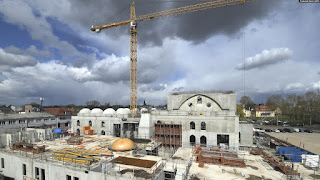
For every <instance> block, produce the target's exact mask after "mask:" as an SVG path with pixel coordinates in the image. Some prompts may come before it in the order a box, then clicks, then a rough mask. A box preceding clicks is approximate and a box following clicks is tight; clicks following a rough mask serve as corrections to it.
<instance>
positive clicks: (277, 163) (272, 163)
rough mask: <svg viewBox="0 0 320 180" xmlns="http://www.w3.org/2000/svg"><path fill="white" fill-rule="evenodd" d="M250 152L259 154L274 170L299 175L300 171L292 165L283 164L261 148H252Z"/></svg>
mask: <svg viewBox="0 0 320 180" xmlns="http://www.w3.org/2000/svg"><path fill="white" fill-rule="evenodd" d="M251 154H253V155H261V156H262V157H263V159H264V160H265V161H266V162H268V164H270V166H272V167H273V168H274V169H275V170H280V171H281V172H283V173H284V174H285V175H292V176H300V173H298V172H297V171H296V170H294V169H293V167H290V166H287V165H285V164H284V163H283V162H280V161H279V160H278V159H276V158H274V157H272V156H270V155H268V154H267V153H265V152H264V151H263V150H262V149H258V148H253V149H252V150H251Z"/></svg>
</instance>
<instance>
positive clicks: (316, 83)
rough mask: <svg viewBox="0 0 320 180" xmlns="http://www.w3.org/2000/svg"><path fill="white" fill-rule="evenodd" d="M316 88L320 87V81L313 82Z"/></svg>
mask: <svg viewBox="0 0 320 180" xmlns="http://www.w3.org/2000/svg"><path fill="white" fill-rule="evenodd" d="M313 88H314V89H320V81H318V82H315V83H313Z"/></svg>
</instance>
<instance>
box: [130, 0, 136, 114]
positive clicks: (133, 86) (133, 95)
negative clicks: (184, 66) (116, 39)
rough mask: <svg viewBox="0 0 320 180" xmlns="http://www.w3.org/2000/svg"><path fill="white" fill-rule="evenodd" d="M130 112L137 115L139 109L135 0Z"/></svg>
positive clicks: (132, 10) (131, 26) (131, 15)
mask: <svg viewBox="0 0 320 180" xmlns="http://www.w3.org/2000/svg"><path fill="white" fill-rule="evenodd" d="M130 20H131V22H130V112H131V115H133V116H135V115H136V111H137V95H138V93H137V89H138V87H137V84H138V82H137V48H138V43H137V39H138V38H137V22H136V10H135V7H134V2H133V3H132V5H131V12H130Z"/></svg>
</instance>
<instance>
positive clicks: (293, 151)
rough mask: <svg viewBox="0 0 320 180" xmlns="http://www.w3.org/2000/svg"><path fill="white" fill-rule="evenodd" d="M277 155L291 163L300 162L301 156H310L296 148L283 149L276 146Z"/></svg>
mask: <svg viewBox="0 0 320 180" xmlns="http://www.w3.org/2000/svg"><path fill="white" fill-rule="evenodd" d="M276 149H277V153H279V154H281V155H284V156H285V157H286V158H287V159H289V160H290V161H291V162H301V161H302V157H301V155H302V154H310V153H308V152H307V151H304V150H302V149H300V148H298V147H283V146H277V148H276Z"/></svg>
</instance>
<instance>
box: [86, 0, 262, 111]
mask: <svg viewBox="0 0 320 180" xmlns="http://www.w3.org/2000/svg"><path fill="white" fill-rule="evenodd" d="M251 1H256V0H216V1H211V2H206V3H200V4H195V5H190V6H184V7H179V8H174V9H170V10H166V11H160V12H156V13H150V14H146V15H141V16H138V17H136V11H135V6H134V2H133V3H132V5H131V10H130V20H127V21H122V22H117V23H112V24H107V25H101V26H95V27H94V26H92V27H91V31H96V32H100V31H101V30H102V29H108V28H112V27H118V26H123V25H127V24H130V111H131V115H132V116H135V115H136V110H137V22H140V21H147V20H152V19H156V18H160V17H167V16H173V15H178V14H185V13H189V12H195V11H201V10H206V9H211V8H218V7H224V6H232V5H236V4H245V3H248V2H251Z"/></svg>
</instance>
